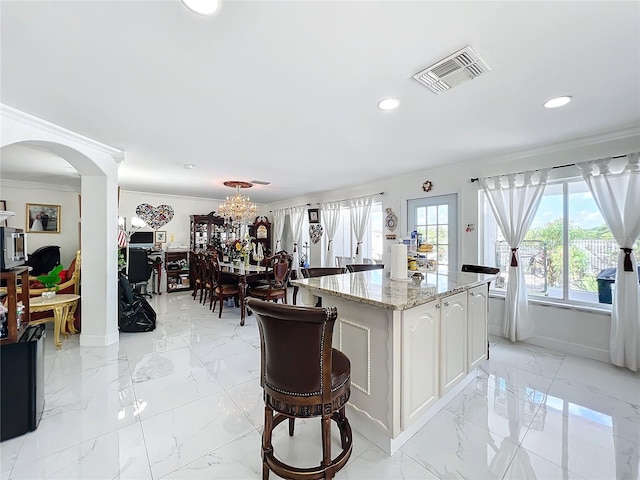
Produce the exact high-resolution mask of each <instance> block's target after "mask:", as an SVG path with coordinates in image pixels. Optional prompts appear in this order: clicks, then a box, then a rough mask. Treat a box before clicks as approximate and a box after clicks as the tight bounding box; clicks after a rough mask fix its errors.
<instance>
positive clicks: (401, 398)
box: [292, 270, 494, 455]
mask: <svg viewBox="0 0 640 480" xmlns="http://www.w3.org/2000/svg"><path fill="white" fill-rule="evenodd" d="M421 273H423V275H424V276H425V278H424V279H423V280H422V281H421V282H420V284H419V285H416V284H415V283H414V282H413V281H412V280H409V281H406V282H405V281H397V280H390V279H389V278H388V277H387V276H386V275H385V272H384V270H372V271H368V272H358V273H345V274H342V275H330V276H325V277H317V278H308V279H300V280H294V281H293V282H292V283H293V285H295V286H297V287H299V288H300V290H301V293H302V296H301V299H302V301H303V303H305V304H306V305H314V304H315V303H316V301H317V297H321V298H322V305H323V306H324V307H336V308H337V310H338V321H337V322H336V325H335V328H334V332H333V346H334V347H335V348H337V349H339V350H341V351H342V352H343V353H344V354H345V355H347V357H349V359H350V361H351V397H350V399H349V404H348V414H347V417H348V418H349V421H350V422H351V424H352V425H353V427H354V429H356V430H357V431H359V432H360V433H361V434H363V435H364V436H366V437H367V438H368V439H370V440H371V441H373V442H374V443H376V444H377V445H378V446H379V447H380V448H381V449H382V450H384V451H385V452H387V453H388V454H389V455H393V453H394V452H396V451H397V450H398V449H399V448H400V447H401V446H402V445H403V444H404V443H405V442H406V441H407V440H408V439H409V438H410V437H411V436H412V435H413V434H414V433H415V432H416V431H417V430H418V429H419V428H420V427H421V426H422V425H424V424H425V423H426V422H427V421H428V420H429V418H431V417H432V416H433V415H434V414H435V413H436V412H437V411H438V410H440V409H441V408H442V407H443V406H444V405H445V404H446V403H447V402H448V401H449V400H450V399H451V398H453V396H455V394H457V393H458V392H459V391H461V390H462V389H463V388H464V387H465V385H466V384H468V383H469V381H471V380H472V379H473V377H474V376H475V367H476V366H477V365H479V363H481V362H482V361H483V360H484V359H485V358H486V354H487V299H488V293H489V289H488V284H489V282H490V281H491V280H492V279H493V278H494V277H493V276H491V275H483V274H475V273H458V272H449V273H426V272H421Z"/></svg>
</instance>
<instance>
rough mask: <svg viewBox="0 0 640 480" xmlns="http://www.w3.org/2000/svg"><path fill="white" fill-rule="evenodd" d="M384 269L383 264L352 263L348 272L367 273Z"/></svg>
mask: <svg viewBox="0 0 640 480" xmlns="http://www.w3.org/2000/svg"><path fill="white" fill-rule="evenodd" d="M382 269H384V264H383V263H351V264H349V265H347V270H349V272H350V273H353V272H366V271H368V270H382Z"/></svg>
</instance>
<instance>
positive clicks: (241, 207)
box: [218, 180, 258, 222]
mask: <svg viewBox="0 0 640 480" xmlns="http://www.w3.org/2000/svg"><path fill="white" fill-rule="evenodd" d="M224 184H225V186H227V187H234V188H235V189H236V193H235V195H233V196H231V197H227V199H226V200H225V201H224V203H221V204H220V207H218V215H220V216H221V217H224V218H228V219H230V220H231V221H232V222H241V221H242V220H243V219H245V218H249V217H253V216H255V215H256V214H257V213H258V207H257V206H256V204H255V203H251V201H250V198H249V197H247V196H245V195H242V194H241V193H240V189H241V188H251V187H253V184H252V183H249V182H239V181H235V180H234V181H230V182H224Z"/></svg>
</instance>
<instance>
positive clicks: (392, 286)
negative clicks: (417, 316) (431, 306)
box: [291, 270, 495, 310]
mask: <svg viewBox="0 0 640 480" xmlns="http://www.w3.org/2000/svg"><path fill="white" fill-rule="evenodd" d="M422 273H423V275H424V279H423V280H422V281H421V282H420V285H417V284H416V283H414V282H413V281H412V280H409V279H408V281H406V282H405V281H398V280H391V279H389V277H388V276H386V275H385V271H384V270H371V271H367V272H357V273H345V274H342V275H327V276H324V277H317V278H304V279H299V280H292V281H291V283H292V284H293V285H297V286H298V287H300V288H306V289H308V290H309V291H311V292H315V293H319V294H322V293H329V294H331V295H335V296H337V297H341V298H345V299H348V300H353V301H355V302H360V303H366V304H369V305H375V306H377V307H382V308H388V309H391V310H406V309H408V308H412V307H416V306H418V305H422V304H425V303H429V302H431V301H432V300H436V299H439V298H442V297H444V296H447V295H452V294H455V293H458V292H462V291H465V290H468V289H469V288H473V287H475V286H477V285H481V284H483V283H488V282H490V281H491V280H493V279H494V278H495V276H494V275H485V274H478V273H466V272H465V273H463V272H429V273H427V272H422ZM387 275H388V273H387Z"/></svg>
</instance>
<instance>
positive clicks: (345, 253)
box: [327, 202, 384, 266]
mask: <svg viewBox="0 0 640 480" xmlns="http://www.w3.org/2000/svg"><path fill="white" fill-rule="evenodd" d="M382 219H383V215H382V203H381V202H374V203H373V205H371V214H370V216H369V228H368V229H367V234H366V235H365V238H364V240H363V243H362V249H363V258H364V259H365V262H376V263H380V262H382V250H383V247H384V243H383V240H382V239H383V230H382V228H383V223H382V222H383V220H382ZM333 253H334V255H335V256H336V257H341V258H343V259H344V260H343V263H345V264H346V263H352V261H353V260H349V259H353V258H355V256H356V239H355V236H354V235H353V230H352V229H351V210H350V209H349V207H342V208H341V209H340V221H339V222H338V229H337V230H336V236H335V237H334V239H333ZM347 260H349V261H347ZM341 265H342V263H341ZM327 266H333V265H327Z"/></svg>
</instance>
